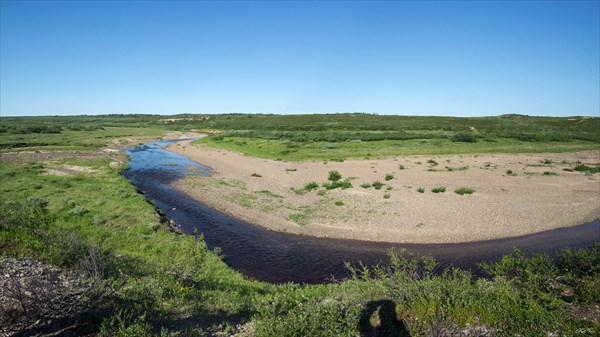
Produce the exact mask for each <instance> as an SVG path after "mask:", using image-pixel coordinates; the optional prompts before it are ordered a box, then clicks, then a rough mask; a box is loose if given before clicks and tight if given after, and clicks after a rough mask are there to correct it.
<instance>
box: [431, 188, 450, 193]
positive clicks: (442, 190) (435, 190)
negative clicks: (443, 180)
mask: <svg viewBox="0 0 600 337" xmlns="http://www.w3.org/2000/svg"><path fill="white" fill-rule="evenodd" d="M431 192H433V193H444V192H446V188H445V187H434V188H432V189H431Z"/></svg>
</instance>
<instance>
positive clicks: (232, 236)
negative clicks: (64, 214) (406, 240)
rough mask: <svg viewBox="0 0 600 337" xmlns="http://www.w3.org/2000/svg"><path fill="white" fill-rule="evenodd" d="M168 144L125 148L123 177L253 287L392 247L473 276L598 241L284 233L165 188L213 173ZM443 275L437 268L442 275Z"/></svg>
mask: <svg viewBox="0 0 600 337" xmlns="http://www.w3.org/2000/svg"><path fill="white" fill-rule="evenodd" d="M176 141H177V140H166V141H160V142H154V143H148V144H145V145H142V146H140V147H139V148H136V149H127V153H128V154H129V155H130V157H131V161H130V163H129V166H130V168H129V169H128V170H127V171H125V172H124V173H123V174H124V175H125V177H127V178H128V179H129V180H131V182H132V183H133V184H134V185H135V186H136V187H137V188H138V189H139V190H141V191H142V192H143V193H144V194H145V196H146V198H147V199H148V200H150V201H151V202H153V203H154V204H156V205H157V206H158V207H159V208H160V209H161V210H163V211H164V212H165V213H166V215H167V217H169V218H170V219H172V220H173V221H175V223H177V225H179V227H180V228H181V230H182V231H183V232H184V233H187V234H194V233H202V234H203V235H204V240H205V241H206V243H207V244H208V246H209V248H211V249H214V248H215V247H219V248H220V249H221V252H222V253H223V255H225V262H226V263H227V264H228V265H229V266H231V267H233V268H235V269H236V270H238V271H240V272H241V273H243V274H245V275H247V276H249V277H252V278H254V279H257V280H262V281H268V282H273V283H283V282H297V283H323V282H328V281H331V280H334V279H335V280H339V279H342V278H344V277H347V276H348V275H349V271H348V270H347V268H346V267H345V263H346V262H349V263H351V264H353V265H357V264H358V263H359V262H362V263H363V264H365V265H374V264H377V263H386V262H387V261H389V258H388V255H387V254H388V251H389V250H390V249H391V248H400V247H403V248H407V249H409V250H411V251H413V252H415V253H417V254H427V255H431V256H433V257H435V258H436V259H437V260H438V261H439V262H440V265H441V267H443V266H447V265H450V264H452V265H455V266H457V267H461V268H466V269H471V270H472V271H474V272H475V273H476V274H478V273H479V271H478V269H477V267H476V265H477V264H478V263H480V262H484V261H497V260H499V259H500V258H501V256H502V255H504V254H507V253H510V252H511V251H512V248H513V247H519V248H520V249H522V250H523V251H525V252H526V253H528V254H533V253H551V254H552V253H554V252H556V251H557V250H559V249H561V248H563V247H566V246H569V247H584V246H588V245H590V244H593V243H594V242H597V241H598V240H600V220H596V221H593V222H591V223H588V224H584V225H581V226H576V227H571V228H564V229H556V230H551V231H547V232H541V233H537V234H531V235H526V236H520V237H515V238H507V239H499V240H490V241H480V242H469V243H453V244H393V243H383V242H367V241H358V240H339V239H325V238H315V237H310V236H301V235H293V234H285V233H279V232H274V231H270V230H267V229H263V228H260V227H257V226H253V225H251V224H248V223H245V222H243V221H240V220H238V219H235V218H232V217H230V216H227V215H224V214H222V213H220V212H217V211H215V210H213V209H210V208H208V207H206V206H205V205H203V204H201V203H199V202H197V201H195V200H194V199H192V198H190V197H188V196H187V195H185V194H183V193H181V192H178V191H177V190H175V189H174V188H172V187H171V185H170V184H171V183H172V182H173V181H175V180H177V179H182V178H183V177H185V176H186V175H189V174H196V175H208V174H210V171H211V169H210V168H209V167H206V166H202V165H200V164H198V163H195V162H193V161H191V160H190V159H189V158H187V157H184V156H181V155H179V154H176V153H173V152H170V151H167V150H164V149H162V147H164V146H166V145H168V144H170V143H173V142H176ZM440 269H441V268H440Z"/></svg>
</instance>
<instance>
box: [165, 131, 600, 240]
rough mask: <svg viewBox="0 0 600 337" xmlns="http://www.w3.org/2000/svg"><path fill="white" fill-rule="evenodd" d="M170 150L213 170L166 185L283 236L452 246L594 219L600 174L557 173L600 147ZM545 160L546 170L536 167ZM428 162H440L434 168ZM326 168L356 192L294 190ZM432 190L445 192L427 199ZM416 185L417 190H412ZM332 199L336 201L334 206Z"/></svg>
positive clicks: (590, 160)
mask: <svg viewBox="0 0 600 337" xmlns="http://www.w3.org/2000/svg"><path fill="white" fill-rule="evenodd" d="M168 150H170V151H174V152H177V153H180V154H183V155H185V156H187V157H189V158H190V159H192V160H194V161H196V162H198V163H200V164H203V165H206V166H209V167H211V168H212V170H213V171H212V174H211V175H210V176H208V177H200V176H189V177H186V178H185V179H182V180H178V181H175V182H173V186H174V187H175V188H177V189H178V190H179V191H182V192H184V193H186V194H187V195H189V196H191V197H193V198H194V199H196V200H198V201H199V202H201V203H203V204H205V205H207V206H209V207H211V208H214V209H216V210H218V211H221V212H223V213H226V214H229V215H231V216H233V217H236V218H239V219H242V220H244V221H247V222H249V223H252V224H255V225H257V226H261V227H265V228H268V229H272V230H276V231H281V232H287V233H294V234H302V235H311V236H316V237H328V238H343V239H358V240H366V241H381V242H397V243H456V242H474V241H481V240H492V239H500V238H507V237H515V236H522V235H527V234H532V233H537V232H542V231H547V230H552V229H556V228H564V227H571V226H576V225H581V224H583V223H588V222H590V221H592V220H594V219H598V218H600V175H598V174H596V175H593V176H586V175H585V174H583V173H581V172H566V171H563V168H568V167H572V166H574V165H575V164H574V163H575V162H577V161H580V162H582V163H585V164H588V165H589V164H595V163H598V162H600V151H586V152H577V153H545V154H484V155H449V156H399V157H395V158H387V159H380V160H348V161H345V162H327V163H324V162H281V161H274V160H268V159H261V158H255V157H249V156H244V155H241V154H238V153H234V152H230V151H225V150H217V149H212V148H208V147H205V146H200V145H192V144H191V142H190V141H184V142H181V143H175V144H172V145H170V146H169V147H168ZM547 159H548V160H551V161H552V164H543V161H544V160H547ZM429 160H435V161H436V162H437V163H438V165H436V166H432V165H431V164H430V163H428V161H429ZM400 165H403V166H404V169H399V166H400ZM449 168H450V169H455V170H454V171H449ZM460 169H463V170H460ZM331 170H337V171H339V172H340V173H341V174H342V177H343V178H351V179H352V185H353V187H352V188H349V189H345V190H341V189H335V190H328V191H326V192H325V194H324V195H318V194H317V191H312V192H308V193H300V194H298V193H296V191H294V190H293V189H295V190H299V189H302V187H303V186H304V185H305V184H306V183H307V182H310V181H316V182H318V183H319V184H321V183H322V182H326V181H327V174H328V172H329V171H331ZM432 170H434V171H432ZM507 170H512V172H513V173H516V176H512V175H508V174H507ZM544 172H550V173H551V174H556V175H544ZM386 174H393V175H394V179H392V180H389V181H385V179H384V176H385V175H386ZM376 180H379V181H381V182H382V183H384V184H385V186H383V188H382V189H381V190H375V189H374V188H373V187H371V188H368V189H365V188H362V187H360V185H361V184H363V183H372V182H374V181H376ZM388 186H389V187H388ZM438 186H440V187H445V188H446V192H445V193H438V194H435V193H432V192H431V189H432V188H433V187H438ZM420 187H422V188H423V189H424V190H425V192H424V193H419V192H418V191H417V189H418V188H420ZM459 187H470V188H474V189H475V193H474V194H471V195H458V194H456V193H454V190H455V189H457V188H459ZM388 188H389V189H388ZM320 189H321V190H322V188H320ZM386 195H387V196H388V197H385V196H386ZM336 202H342V203H343V205H342V206H336V205H335V203H336ZM599 236H600V233H599Z"/></svg>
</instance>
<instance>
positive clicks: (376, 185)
mask: <svg viewBox="0 0 600 337" xmlns="http://www.w3.org/2000/svg"><path fill="white" fill-rule="evenodd" d="M371 186H373V188H375V189H376V190H380V189H381V188H382V187H383V183H382V182H381V181H379V180H376V181H374V182H373V183H372V184H371Z"/></svg>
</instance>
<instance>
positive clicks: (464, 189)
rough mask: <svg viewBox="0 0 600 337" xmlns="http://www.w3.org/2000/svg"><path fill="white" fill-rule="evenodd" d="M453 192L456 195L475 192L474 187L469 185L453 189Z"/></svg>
mask: <svg viewBox="0 0 600 337" xmlns="http://www.w3.org/2000/svg"><path fill="white" fill-rule="evenodd" d="M454 193H456V194H458V195H465V194H473V193H475V189H474V188H471V187H459V188H457V189H455V190H454Z"/></svg>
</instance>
